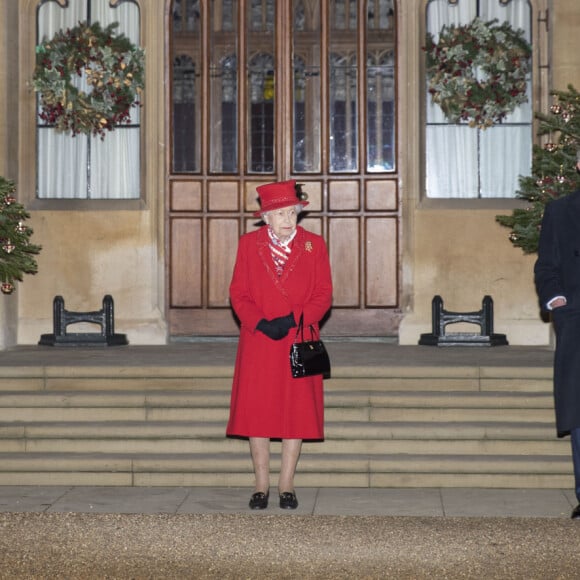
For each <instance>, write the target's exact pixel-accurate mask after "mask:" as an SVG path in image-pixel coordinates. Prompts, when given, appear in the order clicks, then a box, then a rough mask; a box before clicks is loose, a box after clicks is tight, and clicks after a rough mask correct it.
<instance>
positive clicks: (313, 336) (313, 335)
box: [294, 312, 316, 342]
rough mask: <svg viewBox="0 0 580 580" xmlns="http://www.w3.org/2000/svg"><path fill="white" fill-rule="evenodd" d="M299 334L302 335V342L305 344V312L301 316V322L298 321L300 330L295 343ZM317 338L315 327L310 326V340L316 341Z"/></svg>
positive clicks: (298, 329)
mask: <svg viewBox="0 0 580 580" xmlns="http://www.w3.org/2000/svg"><path fill="white" fill-rule="evenodd" d="M298 334H300V341H301V342H304V312H302V313H301V314H300V320H299V321H298V328H297V329H296V336H295V337H294V342H296V339H297V338H298ZM315 338H316V333H315V332H314V326H313V325H312V324H310V340H314V339H315Z"/></svg>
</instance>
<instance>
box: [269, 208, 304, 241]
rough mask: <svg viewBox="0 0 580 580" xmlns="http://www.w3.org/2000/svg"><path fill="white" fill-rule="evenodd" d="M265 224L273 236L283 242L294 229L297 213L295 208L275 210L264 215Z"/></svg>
mask: <svg viewBox="0 0 580 580" xmlns="http://www.w3.org/2000/svg"><path fill="white" fill-rule="evenodd" d="M264 218H265V220H264V221H265V222H266V223H267V224H268V225H269V226H270V227H271V228H272V231H273V232H274V235H275V236H276V237H277V238H278V239H279V240H280V241H281V242H285V241H286V240H287V239H288V238H289V237H290V236H291V235H292V234H293V233H294V230H295V229H296V223H297V221H298V212H297V208H296V206H290V207H283V208H282V209H275V210H273V211H269V212H268V213H266V214H264Z"/></svg>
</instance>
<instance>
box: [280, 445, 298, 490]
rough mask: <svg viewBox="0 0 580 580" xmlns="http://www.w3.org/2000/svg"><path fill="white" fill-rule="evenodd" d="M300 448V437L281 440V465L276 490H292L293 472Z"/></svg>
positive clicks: (294, 471)
mask: <svg viewBox="0 0 580 580" xmlns="http://www.w3.org/2000/svg"><path fill="white" fill-rule="evenodd" d="M301 449H302V439H283V440H282V465H281V467H280V480H279V482H278V490H279V492H280V493H284V492H288V491H291V492H293V491H294V474H295V473H296V465H297V464H298V458H299V457H300V450H301Z"/></svg>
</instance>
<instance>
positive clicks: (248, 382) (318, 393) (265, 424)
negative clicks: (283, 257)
mask: <svg viewBox="0 0 580 580" xmlns="http://www.w3.org/2000/svg"><path fill="white" fill-rule="evenodd" d="M268 241H269V238H268V232H267V226H264V227H262V228H260V229H259V230H257V231H254V232H250V233H248V234H245V235H244V236H242V237H241V238H240V242H239V246H238V254H237V258H236V264H235V267H234V273H233V277H232V281H231V284H230V299H231V303H232V307H233V308H234V311H235V313H236V315H237V316H238V318H239V320H240V323H241V329H240V340H239V345H238V352H237V356H236V366H235V370H234V380H233V386H232V395H231V404H230V419H229V422H228V426H227V430H226V433H227V435H233V436H242V437H271V438H280V439H315V440H316V439H318V440H319V439H323V438H324V402H323V392H322V375H319V376H315V377H304V378H301V379H294V378H292V374H291V372H290V359H289V354H290V347H291V345H292V342H293V341H294V337H295V334H296V329H291V330H290V332H289V333H288V335H287V336H286V337H285V338H283V339H282V340H272V339H271V338H268V337H267V336H266V335H264V334H263V333H262V332H260V331H258V330H256V325H257V324H258V322H259V321H260V320H261V319H262V318H266V319H267V320H270V319H272V318H277V317H279V316H286V315H287V314H289V313H290V312H293V313H294V319H295V320H296V322H298V320H299V319H300V315H301V314H302V313H303V314H304V324H305V326H306V329H305V336H304V338H305V340H306V339H307V337H308V338H309V337H310V334H309V329H308V325H310V324H313V325H314V326H315V328H316V329H318V323H319V321H320V320H321V319H322V317H323V316H324V315H325V314H326V312H327V311H328V310H329V309H330V305H331V302H332V280H331V275H330V263H329V260H328V252H327V250H326V245H325V243H324V240H323V238H322V237H320V236H318V235H316V234H313V233H311V232H308V231H306V230H305V229H304V228H302V227H300V226H298V227H297V232H296V236H295V238H294V240H293V242H292V252H291V254H290V257H289V260H288V262H287V264H286V266H285V269H284V272H283V274H282V276H281V277H278V276H277V274H276V271H275V269H274V263H273V261H272V257H271V255H270V248H269V246H268Z"/></svg>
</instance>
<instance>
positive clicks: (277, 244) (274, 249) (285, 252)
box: [268, 226, 296, 276]
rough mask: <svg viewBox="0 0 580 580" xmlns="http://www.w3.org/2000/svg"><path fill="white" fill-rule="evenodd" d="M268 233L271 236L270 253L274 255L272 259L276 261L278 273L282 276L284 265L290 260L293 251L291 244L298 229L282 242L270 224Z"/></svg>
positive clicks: (275, 265) (275, 266)
mask: <svg viewBox="0 0 580 580" xmlns="http://www.w3.org/2000/svg"><path fill="white" fill-rule="evenodd" d="M268 235H269V236H270V243H269V246H270V254H271V255H272V260H273V261H274V268H276V274H278V276H282V272H284V266H286V262H288V258H289V257H290V253H291V252H292V249H291V248H290V244H291V243H292V240H293V239H294V236H295V235H296V230H294V232H293V233H292V235H291V236H290V237H289V238H288V240H286V241H285V242H281V241H280V240H279V239H278V238H277V237H276V234H274V232H273V231H272V228H271V227H270V226H268Z"/></svg>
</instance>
